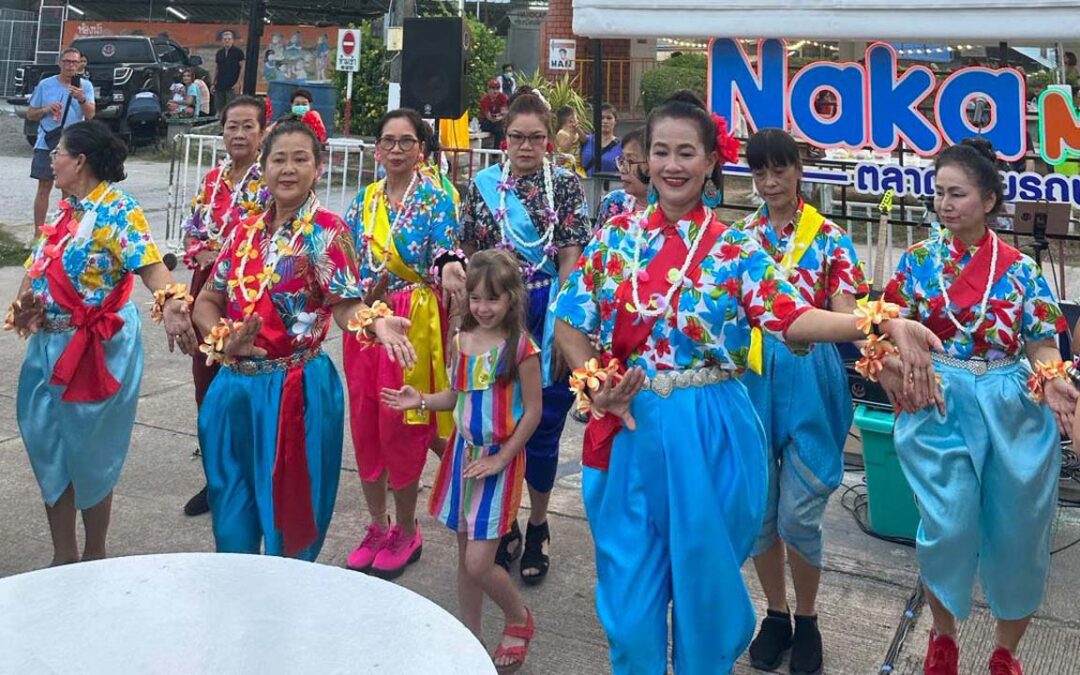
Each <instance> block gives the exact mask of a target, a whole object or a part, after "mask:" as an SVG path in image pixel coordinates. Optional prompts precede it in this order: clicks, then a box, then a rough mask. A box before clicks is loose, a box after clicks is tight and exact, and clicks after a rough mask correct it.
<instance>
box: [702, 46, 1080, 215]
mask: <svg viewBox="0 0 1080 675" xmlns="http://www.w3.org/2000/svg"><path fill="white" fill-rule="evenodd" d="M708 87H709V94H708V98H709V107H710V108H711V109H712V111H713V112H715V113H717V114H719V115H721V116H723V117H725V118H726V119H728V121H729V123H730V124H731V125H732V126H733V127H734V125H735V124H737V123H738V121H739V119H740V118H741V117H743V116H745V118H746V121H747V124H748V126H749V127H750V129H752V130H754V131H756V130H758V129H763V128H766V127H779V128H782V129H787V130H789V131H791V132H793V133H794V134H796V135H797V136H799V137H800V138H801V139H803V140H805V141H806V142H808V143H810V144H811V145H814V146H817V147H820V148H849V149H853V150H858V149H862V148H872V149H873V150H874V151H876V152H879V153H890V152H892V151H893V150H895V149H896V148H897V147H899V145H900V143H901V142H903V144H904V145H905V146H906V147H907V148H908V149H910V150H913V151H914V152H916V153H917V154H919V155H924V156H930V155H934V154H937V152H938V151H939V150H941V149H942V148H943V147H946V146H949V145H954V144H956V143H959V142H960V141H962V140H963V139H965V138H969V137H971V136H976V135H980V136H982V137H984V138H986V139H987V140H989V141H990V142H991V143H993V145H994V148H995V149H996V150H997V153H998V156H999V157H1000V158H1001V159H1003V160H1005V161H1010V162H1015V161H1017V160H1020V159H1021V158H1022V157H1024V155H1025V154H1026V152H1027V151H1028V147H1027V104H1026V86H1025V79H1024V74H1023V73H1022V72H1021V71H1020V70H1017V69H1014V68H999V69H990V68H984V67H981V66H972V67H965V68H960V69H959V70H956V71H954V72H952V73H951V74H949V75H948V76H947V77H945V78H944V79H940V80H939V78H938V77H937V75H936V74H935V73H934V72H933V71H932V70H930V69H929V68H927V67H925V66H922V65H910V66H908V67H907V68H906V69H904V71H903V72H900V70H899V69H898V67H897V54H896V51H895V50H894V49H893V47H892V46H891V45H888V44H885V43H874V44H871V45H870V46H869V47H867V49H866V54H865V59H864V61H863V62H862V63H854V62H843V63H836V62H832V61H818V62H814V63H810V64H808V65H806V66H804V67H803V68H801V69H799V70H798V72H796V73H794V74H793V75H789V70H788V48H787V44H786V43H785V42H784V41H783V40H776V39H769V40H762V41H761V42H759V44H758V59H757V63H756V64H755V63H753V62H752V61H751V59H750V58H749V56H748V55H747V54H746V52H745V51H744V50H743V48H742V45H741V44H740V43H739V42H738V41H736V40H731V39H727V38H717V39H715V40H713V41H712V43H711V45H710V47H709V77H708ZM823 98H824V99H825V100H827V101H828V105H826V106H819V105H818V102H819V101H820V100H822V99H823ZM973 105H974V107H975V109H976V110H978V109H980V108H985V112H986V114H985V115H984V116H983V119H982V120H981V122H982V124H981V126H980V127H977V126H976V125H975V123H974V122H973V121H972V119H971V118H970V117H969V112H970V111H971V109H972V107H973ZM927 107H929V108H931V109H932V110H933V114H932V116H928V115H926V114H924V113H923V111H922V110H920V108H927ZM819 108H824V109H819ZM1038 123H1039V132H1038V133H1039V154H1040V155H1041V156H1042V158H1043V160H1044V161H1046V163H1047V164H1049V165H1051V166H1058V165H1060V164H1063V163H1065V162H1066V161H1068V160H1073V161H1075V160H1076V159H1077V157H1080V116H1078V114H1077V110H1076V108H1075V107H1074V105H1073V103H1072V101H1071V100H1070V97H1069V95H1068V92H1065V91H1062V90H1060V89H1057V88H1054V87H1050V88H1048V89H1047V90H1046V91H1044V92H1043V93H1042V95H1041V96H1040V97H1039V101H1038ZM933 173H934V172H933V168H918V167H913V166H891V165H881V164H876V163H865V164H859V165H857V166H856V167H855V170H854V172H853V179H854V180H853V185H854V187H855V189H856V190H858V191H860V192H869V193H876V194H880V193H882V192H884V191H885V190H887V189H893V190H895V191H896V194H897V195H899V196H903V195H906V194H907V195H915V196H928V195H932V194H933ZM1003 178H1004V180H1005V187H1006V199H1007V200H1009V201H1011V200H1014V199H1021V200H1040V199H1047V200H1050V201H1071V202H1072V203H1074V204H1076V205H1077V206H1080V176H1076V175H1068V176H1066V175H1061V174H1051V175H1048V176H1042V175H1039V174H1036V173H1033V172H1015V171H1008V172H1003Z"/></svg>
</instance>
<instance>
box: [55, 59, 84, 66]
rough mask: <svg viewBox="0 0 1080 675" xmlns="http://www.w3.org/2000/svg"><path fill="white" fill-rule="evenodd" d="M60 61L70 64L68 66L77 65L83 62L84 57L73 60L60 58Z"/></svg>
mask: <svg viewBox="0 0 1080 675" xmlns="http://www.w3.org/2000/svg"><path fill="white" fill-rule="evenodd" d="M60 63H63V64H64V65H68V66H77V65H79V64H80V63H82V59H74V60H72V59H60Z"/></svg>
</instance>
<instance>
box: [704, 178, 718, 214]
mask: <svg viewBox="0 0 1080 675" xmlns="http://www.w3.org/2000/svg"><path fill="white" fill-rule="evenodd" d="M701 201H702V202H704V204H705V206H707V207H709V208H710V209H715V208H716V207H718V206H720V204H721V203H722V202H723V201H724V192H723V191H722V190H720V189H719V188H718V187H717V186H716V183H715V182H713V179H712V178H709V179H708V180H706V181H705V189H704V190H702V192H701Z"/></svg>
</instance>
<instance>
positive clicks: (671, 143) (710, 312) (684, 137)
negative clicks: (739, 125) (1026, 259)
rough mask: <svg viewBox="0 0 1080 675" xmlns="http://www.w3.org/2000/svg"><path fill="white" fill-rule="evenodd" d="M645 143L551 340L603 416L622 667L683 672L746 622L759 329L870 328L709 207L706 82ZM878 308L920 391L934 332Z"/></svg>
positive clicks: (719, 667) (595, 486)
mask: <svg viewBox="0 0 1080 675" xmlns="http://www.w3.org/2000/svg"><path fill="white" fill-rule="evenodd" d="M645 146H646V150H647V152H648V157H649V160H648V161H649V177H650V186H651V187H650V190H651V191H652V192H654V194H653V195H652V198H651V199H650V200H649V201H650V206H649V207H648V208H646V209H645V211H642V212H640V213H627V214H623V215H620V216H616V217H615V218H614V219H613V220H611V221H610V222H609V223H608V224H607V225H606V226H605V227H604V229H602V230H601V231H600V232H599V233H597V235H596V236H595V237H593V238H592V240H591V241H590V242H589V245H588V247H587V248H586V249H585V252H584V253H583V254H582V256H581V259H580V261H578V263H577V264H576V266H575V268H574V271H573V272H572V273H571V274H570V276H569V278H568V279H567V280H566V283H564V284H563V286H562V289H561V291H560V293H559V295H558V297H557V299H556V301H555V310H554V312H555V316H556V318H557V321H556V327H555V330H556V339H557V341H558V346H559V350H560V352H561V353H562V354H564V355H565V357H566V358H567V360H568V362H569V363H570V364H571V365H573V366H576V367H577V368H578V370H577V371H576V372H575V374H574V376H573V377H572V378H571V387H572V388H573V389H574V390H575V391H577V392H579V398H578V405H579V407H580V408H582V409H584V410H589V411H590V412H591V414H592V417H593V418H592V420H590V422H589V425H588V426H587V427H586V431H585V444H584V447H583V452H582V463H583V464H584V469H583V473H582V483H583V484H582V492H583V497H584V502H585V511H586V514H587V515H588V519H589V527H590V529H591V530H592V535H593V542H594V544H595V546H596V572H597V583H596V605H597V614H598V616H599V618H600V622H601V624H602V625H603V627H604V630H605V632H606V633H607V637H608V642H609V644H610V647H611V651H610V656H611V664H612V670H613V671H614V673H615V674H616V675H627V674H630V673H664V672H667V669H668V654H669V653H673V654H674V660H675V663H674V670H675V672H676V673H680V675H684V674H686V675H704V674H706V673H708V674H712V673H729V672H731V670H732V668H733V667H734V664H735V661H736V659H738V657H739V655H740V654H741V653H742V652H743V650H744V649H746V646H747V645H748V644H749V642H750V638H751V637H752V636H753V634H754V611H753V605H752V604H751V602H750V596H749V593H747V590H746V586H745V584H744V582H743V576H742V573H741V570H740V568H741V566H742V563H743V561H744V560H745V559H746V558H747V556H749V554H750V551H751V548H752V546H753V543H754V540H755V538H756V537H757V535H758V533H759V532H760V531H761V524H762V516H763V515H764V511H765V494H766V480H767V470H766V461H765V457H766V453H765V434H764V431H763V429H762V427H761V423H760V422H759V421H758V419H757V415H756V414H755V413H754V408H753V404H752V402H751V401H750V397H749V396H748V395H747V392H746V387H745V386H743V384H742V383H741V382H740V381H739V379H738V375H739V374H740V373H741V372H742V371H744V370H745V368H746V366H747V352H748V351H749V346H750V333H751V329H752V328H759V329H762V330H764V331H767V332H768V333H769V334H772V335H774V336H776V337H777V338H779V339H781V340H783V341H787V342H790V343H793V344H795V345H800V344H807V343H811V342H819V341H823V342H840V341H849V340H854V339H857V338H860V337H862V336H864V335H865V331H866V330H868V329H870V327H869V326H867V327H865V328H863V327H861V326H860V325H859V322H858V321H857V319H856V317H855V316H851V315H847V316H845V315H841V314H837V313H834V312H827V311H823V310H820V309H815V308H813V307H812V306H811V305H809V304H808V303H807V302H806V301H805V300H804V299H803V298H802V295H801V294H800V293H799V291H798V290H796V288H795V287H794V286H792V285H791V284H790V283H788V282H787V281H786V280H785V279H784V278H783V276H781V274H780V272H779V268H778V266H777V265H776V263H775V262H774V261H773V259H772V258H771V257H770V256H769V255H768V254H767V253H766V252H765V251H764V250H763V249H762V248H761V247H760V246H758V244H757V243H756V242H755V241H754V240H753V239H752V238H751V237H750V236H748V235H747V234H746V233H745V232H742V231H740V230H738V229H736V228H731V227H727V226H725V225H724V224H723V223H721V222H720V221H719V220H718V219H717V218H716V216H715V214H714V213H713V208H715V206H716V205H718V204H719V188H720V184H719V183H720V181H721V180H722V177H721V174H720V170H719V167H720V163H721V162H724V161H732V160H733V159H734V157H736V156H737V153H738V143H737V142H735V141H734V139H732V138H731V136H729V135H728V134H727V129H726V124H725V123H724V121H723V120H722V119H721V118H719V117H714V116H711V115H710V114H709V112H708V111H707V110H706V109H705V106H704V104H702V103H701V101H700V100H698V99H697V97H696V96H694V95H693V94H692V93H690V92H688V91H683V92H678V93H676V94H674V95H673V96H672V98H670V99H668V101H666V102H665V103H663V104H662V105H660V106H657V107H656V108H654V109H653V110H652V111H651V112H650V113H649V117H648V120H647V122H646V131H645ZM886 309H887V308H883V311H881V312H877V311H875V312H873V315H872V316H870V315H868V316H870V318H869V319H868V320H870V321H873V322H874V323H875V325H876V326H877V327H878V329H880V330H882V331H884V332H885V333H887V334H889V335H890V336H891V337H892V338H893V339H895V340H896V341H897V343H898V346H899V347H900V349H901V350H902V352H903V356H904V365H905V367H907V368H908V369H909V371H910V372H911V373H912V375H916V374H917V375H919V376H920V377H921V380H920V381H921V382H922V383H923V387H921V388H920V389H919V390H918V391H917V392H915V394H916V395H917V396H919V397H920V398H921V397H925V396H927V395H928V391H926V386H925V385H926V382H927V379H928V378H930V377H932V368H931V367H930V358H929V354H928V349H930V348H933V347H936V348H940V343H938V342H937V340H936V338H934V337H933V335H932V334H931V333H930V331H929V330H927V329H926V328H924V327H922V326H920V325H918V324H917V323H915V322H913V321H905V320H902V319H891V318H886V317H887V316H889V313H888V312H886V311H884V310H886ZM594 344H595V345H599V350H598V349H597V348H596V347H594ZM594 359H599V360H600V363H602V365H600V363H597V362H596V361H594ZM590 380H592V383H590V382H589V381H590ZM593 385H596V386H593ZM669 615H670V616H671V617H673V618H672V620H671V622H670V625H671V626H672V630H673V631H674V647H673V648H672V649H670V650H669V645H668V626H669V621H668V619H669Z"/></svg>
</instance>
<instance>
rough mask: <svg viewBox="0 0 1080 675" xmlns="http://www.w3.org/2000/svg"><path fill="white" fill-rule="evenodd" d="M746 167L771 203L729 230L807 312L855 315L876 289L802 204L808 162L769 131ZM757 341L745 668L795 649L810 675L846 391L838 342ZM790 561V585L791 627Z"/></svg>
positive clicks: (798, 666) (817, 654)
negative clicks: (750, 619)
mask: <svg viewBox="0 0 1080 675" xmlns="http://www.w3.org/2000/svg"><path fill="white" fill-rule="evenodd" d="M746 161H747V164H749V166H750V170H751V175H752V177H753V181H754V187H755V188H756V189H757V192H758V194H760V195H761V196H762V197H763V198H764V200H765V203H764V205H762V206H761V208H759V209H758V210H757V212H756V213H754V214H752V215H750V216H749V217H747V218H746V219H744V220H742V221H740V222H738V223H735V224H733V227H735V228H737V229H739V230H742V231H743V232H745V233H746V234H747V235H749V236H750V237H751V238H752V239H754V241H756V242H757V243H758V245H759V246H760V247H761V248H762V249H763V250H764V251H765V253H766V254H768V255H769V257H770V258H772V260H773V262H775V263H776V265H777V269H778V276H781V277H783V278H784V279H786V280H787V281H788V282H790V283H791V285H792V286H794V287H795V288H796V290H798V291H799V294H800V295H801V296H802V298H803V300H805V301H806V302H807V304H809V305H812V306H814V307H817V308H819V309H827V310H830V311H833V312H839V313H841V314H851V313H852V312H853V311H854V309H855V301H856V298H859V297H863V296H865V295H866V294H867V293H869V290H870V289H869V287H868V286H867V283H866V279H865V277H864V276H863V270H862V266H861V265H860V264H859V258H858V256H857V255H856V253H855V246H854V245H853V244H852V242H851V239H850V238H849V237H848V235H847V233H845V232H844V230H842V229H841V228H840V227H839V226H837V225H836V224H835V223H833V222H831V221H829V220H827V219H826V218H825V217H824V216H822V215H821V214H820V213H818V211H817V209H815V208H814V207H813V206H811V205H810V204H807V203H806V202H804V201H803V200H802V198H801V197H800V196H799V181H800V180H801V178H802V160H801V159H800V157H799V146H798V144H796V142H795V139H793V138H792V137H791V135H790V134H788V133H787V132H786V131H784V130H783V129H762V130H760V131H758V132H757V133H755V134H754V135H753V136H751V137H750V140H749V142H747V144H746ZM755 337H756V339H755V340H752V343H751V347H750V355H749V366H750V367H749V372H747V373H746V374H745V375H744V376H743V382H744V383H745V384H746V388H747V390H748V391H749V393H750V400H751V401H752V402H753V404H754V410H755V411H757V414H758V417H759V418H760V419H761V422H762V424H763V426H764V428H765V438H766V447H767V450H768V453H769V455H768V471H769V483H768V501H767V503H766V506H765V525H764V527H763V529H762V531H761V533H760V534H759V535H758V538H757V542H756V543H755V545H754V550H753V552H752V555H753V556H754V567H755V568H756V569H757V574H758V580H759V581H760V582H761V587H762V590H764V592H765V597H766V599H767V601H768V614H767V616H766V617H765V619H764V620H763V621H762V623H761V630H760V631H759V633H758V635H757V637H756V638H755V639H754V641H753V643H751V645H750V660H751V663H752V664H753V665H754V667H755V668H759V669H762V670H774V669H776V668H777V667H778V666H779V665H780V660H781V658H782V656H783V653H784V651H786V650H787V649H789V648H790V649H791V660H790V665H789V668H790V670H791V673H792V675H812V674H813V673H817V672H819V671H820V670H821V667H822V662H823V656H822V645H821V634H820V633H819V632H818V626H817V609H816V606H815V603H816V599H817V591H818V586H819V585H820V581H821V547H822V545H821V519H822V517H823V516H824V515H825V506H826V505H827V504H828V501H829V495H831V494H832V493H833V491H834V490H836V488H837V487H838V486H839V485H840V480H841V479H842V478H843V476H844V441H845V440H846V439H847V434H848V429H850V428H851V420H852V416H853V411H852V406H851V395H850V393H849V392H848V387H847V375H846V373H845V371H844V365H843V362H842V361H841V359H840V353H839V352H838V351H837V350H836V347H835V346H834V345H817V346H815V347H814V349H813V350H811V351H810V353H808V354H805V355H796V354H793V353H792V352H791V351H789V350H788V349H787V348H785V347H784V345H783V344H782V343H781V342H780V340H778V339H776V338H774V337H771V336H761V335H760V333H758V334H756V336H755ZM793 382H798V383H799V385H798V387H797V388H796V387H793V386H792V383H793ZM785 554H786V555H785ZM785 558H787V561H788V563H789V564H790V567H791V577H792V581H793V583H794V586H795V599H796V605H795V628H794V631H792V619H791V612H790V611H789V609H788V604H787V586H786V581H785V571H784V562H785Z"/></svg>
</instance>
